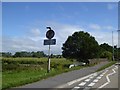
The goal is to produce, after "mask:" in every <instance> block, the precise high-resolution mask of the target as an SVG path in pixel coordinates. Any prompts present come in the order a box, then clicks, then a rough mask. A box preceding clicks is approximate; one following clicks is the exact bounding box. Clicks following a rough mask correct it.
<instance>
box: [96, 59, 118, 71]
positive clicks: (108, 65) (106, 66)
mask: <svg viewBox="0 0 120 90" xmlns="http://www.w3.org/2000/svg"><path fill="white" fill-rule="evenodd" d="M115 63H116V61H110V62H109V63H108V64H106V65H104V66H103V67H101V68H99V69H98V70H97V71H96V72H99V71H102V70H104V69H106V68H108V67H110V66H112V65H113V64H115Z"/></svg>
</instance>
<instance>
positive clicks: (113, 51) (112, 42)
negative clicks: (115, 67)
mask: <svg viewBox="0 0 120 90" xmlns="http://www.w3.org/2000/svg"><path fill="white" fill-rule="evenodd" d="M112 46H113V53H112V60H113V61H114V42H113V31H112Z"/></svg>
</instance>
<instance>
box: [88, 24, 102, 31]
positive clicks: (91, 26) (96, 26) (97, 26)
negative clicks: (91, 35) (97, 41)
mask: <svg viewBox="0 0 120 90" xmlns="http://www.w3.org/2000/svg"><path fill="white" fill-rule="evenodd" d="M89 28H91V29H93V30H100V29H101V27H100V26H99V25H98V24H90V25H89Z"/></svg>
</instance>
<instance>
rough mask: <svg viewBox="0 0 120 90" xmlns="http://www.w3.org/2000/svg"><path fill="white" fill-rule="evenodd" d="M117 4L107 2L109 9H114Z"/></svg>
mask: <svg viewBox="0 0 120 90" xmlns="http://www.w3.org/2000/svg"><path fill="white" fill-rule="evenodd" d="M116 6H117V4H116V5H115V4H107V9H108V10H113V9H114V8H115V7H116Z"/></svg>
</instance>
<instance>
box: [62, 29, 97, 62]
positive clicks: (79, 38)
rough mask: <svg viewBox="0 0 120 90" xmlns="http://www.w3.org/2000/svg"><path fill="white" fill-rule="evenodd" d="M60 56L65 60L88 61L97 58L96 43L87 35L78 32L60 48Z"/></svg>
mask: <svg viewBox="0 0 120 90" xmlns="http://www.w3.org/2000/svg"><path fill="white" fill-rule="evenodd" d="M62 50H63V51H62V55H63V57H65V58H72V59H77V60H78V61H86V62H87V61H88V59H90V58H95V57H97V56H98V51H99V45H98V42H97V41H96V40H95V38H94V37H92V36H91V35H90V34H89V33H87V32H83V31H79V32H75V33H74V34H73V35H72V36H69V37H68V38H67V40H66V41H65V43H64V44H63V47H62Z"/></svg>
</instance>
